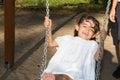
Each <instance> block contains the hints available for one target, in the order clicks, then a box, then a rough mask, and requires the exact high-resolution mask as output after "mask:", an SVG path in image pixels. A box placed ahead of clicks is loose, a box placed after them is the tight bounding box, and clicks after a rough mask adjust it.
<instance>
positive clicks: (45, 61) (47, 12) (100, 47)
mask: <svg viewBox="0 0 120 80" xmlns="http://www.w3.org/2000/svg"><path fill="white" fill-rule="evenodd" d="M110 4H111V0H108V2H107V7H106V12H105V16H104V19H103V25H102V26H103V29H104V30H105V24H106V23H107V19H108V12H109V8H110ZM46 16H47V17H48V18H49V0H46ZM48 32H49V29H48V27H46V32H45V43H44V50H43V55H42V60H41V65H40V68H41V69H40V77H39V80H41V75H42V73H43V71H44V70H45V68H46V64H47V47H48V37H49V36H48ZM103 43H104V40H103V39H102V36H101V35H100V42H99V47H98V49H99V57H98V62H97V64H96V73H95V74H96V75H95V80H100V69H101V61H102V58H101V55H102V53H103V50H102V46H103Z"/></svg>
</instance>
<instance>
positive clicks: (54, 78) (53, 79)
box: [43, 73, 72, 80]
mask: <svg viewBox="0 0 120 80" xmlns="http://www.w3.org/2000/svg"><path fill="white" fill-rule="evenodd" d="M43 80H72V79H71V78H70V77H69V76H67V75H65V74H52V73H44V74H43Z"/></svg>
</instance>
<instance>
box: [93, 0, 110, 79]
mask: <svg viewBox="0 0 120 80" xmlns="http://www.w3.org/2000/svg"><path fill="white" fill-rule="evenodd" d="M110 4H111V0H108V2H107V7H106V12H105V16H104V19H103V25H102V26H103V29H105V26H106V23H107V20H108V12H109V9H110ZM103 44H104V40H103V39H102V36H101V35H100V43H99V57H98V62H97V65H96V76H95V80H100V69H101V61H102V58H101V56H102V54H103Z"/></svg>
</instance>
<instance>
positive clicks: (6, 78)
mask: <svg viewBox="0 0 120 80" xmlns="http://www.w3.org/2000/svg"><path fill="white" fill-rule="evenodd" d="M28 13H29V14H30V15H28ZM71 14H73V13H70V14H59V15H55V14H54V17H52V19H53V24H54V25H53V26H57V25H59V24H60V23H62V22H64V21H65V20H67V19H68V17H69V16H70V15H71ZM91 14H92V15H94V16H95V17H96V18H97V19H98V20H99V21H100V23H102V21H103V16H104V14H102V13H99V14H98V13H91ZM16 16H17V18H16V22H18V24H16V26H17V27H16V42H15V43H16V45H15V46H16V49H15V53H16V54H15V62H16V66H15V67H14V69H13V70H12V71H11V72H6V69H4V68H2V69H1V72H2V73H1V72H0V73H1V74H0V76H1V77H0V80H36V79H38V78H39V70H40V69H39V67H37V65H38V64H40V61H41V55H42V52H43V45H42V46H40V45H39V41H40V39H41V38H42V37H41V36H42V35H43V34H44V31H45V29H44V27H43V25H42V23H43V19H44V17H43V15H41V14H36V13H34V12H32V13H31V12H24V13H22V14H21V13H20V14H19V13H18V14H17V15H16ZM25 17H26V18H25ZM76 17H77V16H76ZM18 18H20V19H18ZM58 19H59V20H58ZM74 21H75V18H74V19H72V21H69V22H68V23H67V24H66V25H64V26H63V27H62V28H61V29H59V30H58V31H57V32H56V33H55V34H54V37H56V36H60V35H64V34H71V35H72V34H73V30H74V27H73V26H74V25H73V24H74ZM26 23H27V24H26ZM101 25H102V24H101ZM1 29H3V27H1ZM3 38H4V34H3V32H2V31H1V34H0V45H1V46H0V52H1V56H0V57H1V58H0V59H2V57H3V54H2V53H3V42H4V40H3ZM48 52H49V53H48V60H49V59H50V58H51V56H52V55H53V53H54V52H55V49H54V48H49V49H48ZM0 64H3V63H2V62H1V63H0ZM116 66H117V57H116V52H115V46H114V45H113V39H112V36H111V34H110V36H107V38H106V41H105V57H104V60H103V63H102V64H101V67H102V71H101V78H102V79H101V80H117V79H115V78H113V77H112V73H113V71H114V70H115V69H116Z"/></svg>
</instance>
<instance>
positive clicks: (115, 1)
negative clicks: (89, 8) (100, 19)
mask: <svg viewBox="0 0 120 80" xmlns="http://www.w3.org/2000/svg"><path fill="white" fill-rule="evenodd" d="M117 3H118V0H113V3H112V8H111V11H110V20H111V21H112V22H115V14H116V6H117Z"/></svg>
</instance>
